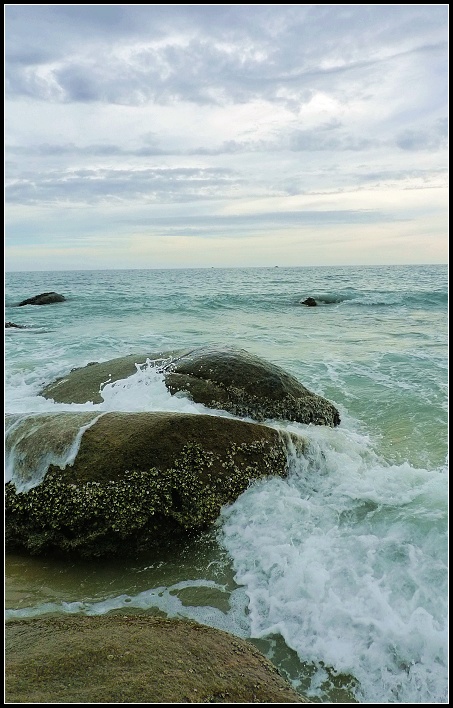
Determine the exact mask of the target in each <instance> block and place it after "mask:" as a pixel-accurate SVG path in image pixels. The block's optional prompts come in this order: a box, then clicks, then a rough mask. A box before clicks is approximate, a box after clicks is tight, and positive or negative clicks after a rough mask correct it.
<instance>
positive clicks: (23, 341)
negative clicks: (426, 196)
mask: <svg viewBox="0 0 453 708" xmlns="http://www.w3.org/2000/svg"><path fill="white" fill-rule="evenodd" d="M50 290H55V291H56V292H59V293H61V294H63V295H65V297H66V298H67V301H66V302H64V303H57V304H54V305H50V306H42V307H39V306H25V307H16V306H15V305H17V303H18V302H19V301H20V300H22V299H25V298H26V297H30V296H32V295H35V294H38V293H40V292H45V291H50ZM309 296H312V297H315V298H316V299H317V300H318V302H320V304H319V306H318V307H305V306H303V305H301V304H300V301H301V300H303V299H305V298H306V297H309ZM447 302H448V301H447V268H446V266H405V267H399V266H398V267H397V266H394V267H388V266H386V267H381V268H373V267H364V268H359V267H350V268H347V267H342V268H294V269H292V268H288V269H286V268H263V269H225V270H222V269H204V270H196V269H194V270H170V271H153V270H151V271H145V270H144V271H98V272H96V271H78V272H59V273H11V274H7V275H6V313H5V318H6V320H7V321H12V322H15V323H17V324H21V325H25V326H26V327H27V328H26V329H7V330H6V331H5V341H6V359H5V363H6V376H5V384H6V394H5V396H6V399H5V400H6V412H7V413H8V414H11V415H14V416H17V417H18V418H20V417H22V416H27V415H29V414H31V413H42V414H45V413H46V412H55V411H66V412H71V411H80V410H85V411H87V413H90V414H93V415H99V414H102V413H103V412H105V411H109V410H123V411H136V410H181V411H185V412H192V413H193V414H197V413H201V412H205V413H206V412H208V411H206V409H204V408H203V406H200V405H198V404H193V403H192V402H191V401H189V400H188V399H187V398H185V397H183V396H173V397H172V396H170V395H169V394H168V392H167V391H166V388H165V385H164V384H163V381H162V377H161V376H159V374H158V372H156V371H155V370H153V369H149V368H147V367H143V368H140V367H139V368H138V370H137V374H136V375H134V376H133V377H131V378H130V379H127V380H126V381H122V382H117V383H116V384H114V385H112V384H109V383H106V385H105V386H104V387H103V389H102V393H103V402H102V403H101V404H97V405H94V404H84V405H64V404H54V403H53V402H52V401H48V400H46V399H44V398H42V397H41V396H40V395H39V393H40V391H41V390H42V388H43V386H45V385H46V384H47V383H50V382H51V381H53V380H55V379H56V378H57V377H58V376H61V375H64V374H65V373H67V372H68V371H69V370H70V369H72V368H74V367H77V366H84V365H86V364H87V363H88V362H90V361H106V360H108V359H112V358H115V357H119V356H125V355H127V354H130V353H136V352H158V351H168V350H172V349H178V348H186V347H196V346H203V345H207V344H229V345H231V344H234V345H236V346H238V347H242V348H244V349H247V350H248V351H250V352H252V353H254V354H257V355H258V356H260V357H262V358H263V359H267V360H268V361H271V362H273V363H275V364H278V365H280V366H282V367H283V368H285V369H286V370H287V371H289V372H290V373H292V374H293V375H295V376H296V377H297V378H298V379H299V380H300V381H301V382H302V383H303V384H304V385H305V386H306V387H307V388H309V389H310V390H312V391H314V392H316V393H318V394H320V395H323V396H325V397H326V398H328V399H329V400H331V401H332V402H333V403H334V404H335V405H336V406H337V408H338V409H339V410H340V413H341V418H342V422H341V425H340V426H339V427H338V428H335V429H330V428H317V427H313V426H302V425H298V424H294V423H292V424H289V423H283V422H281V421H268V423H267V424H268V425H272V426H276V427H283V428H287V429H289V430H292V431H293V432H297V433H298V434H301V435H304V436H305V437H306V438H308V440H309V441H310V448H309V453H308V455H306V456H305V457H303V458H301V457H298V456H297V455H295V454H294V455H293V456H290V459H289V464H290V474H289V476H288V479H286V480H282V479H280V478H270V479H266V480H264V481H261V482H257V483H255V484H253V485H252V486H251V487H250V489H249V490H247V491H246V492H245V493H244V494H243V495H242V496H241V497H240V498H239V499H238V500H237V501H236V502H235V504H233V505H232V506H230V507H229V508H225V509H224V510H223V513H222V515H221V517H220V519H219V521H218V524H217V525H216V527H215V528H214V529H212V531H210V532H209V533H207V534H205V535H203V536H202V537H201V538H200V539H198V540H197V541H196V542H192V543H190V544H187V545H185V546H182V547H180V548H177V549H175V550H174V552H173V553H168V552H162V553H161V555H160V556H159V557H156V554H155V553H153V554H151V555H150V556H148V557H147V556H146V555H145V556H143V557H141V558H138V559H134V560H131V561H130V562H125V561H124V560H123V561H121V562H119V561H104V562H102V563H99V562H96V563H95V564H93V563H84V562H80V563H77V564H74V563H72V562H71V563H64V562H62V561H55V560H50V559H37V558H25V557H20V556H17V555H14V556H9V555H8V556H7V557H6V607H7V612H6V616H7V618H15V617H30V616H36V615H42V614H46V613H84V614H99V613H106V612H137V611H143V610H145V611H149V612H150V613H156V612H157V613H163V614H164V615H167V616H180V617H190V618H192V619H196V620H198V621H200V622H203V623H206V624H209V625H212V626H215V627H219V628H221V629H226V630H227V631H230V632H233V633H235V634H238V635H239V636H242V637H245V638H249V639H251V640H252V641H253V642H254V643H256V645H257V646H258V647H259V648H260V649H261V650H262V651H263V652H264V653H266V654H267V655H268V656H269V658H271V660H272V661H273V662H274V663H275V664H276V665H277V666H278V667H279V669H280V670H281V671H282V673H284V674H285V675H287V676H288V678H289V679H290V680H291V681H292V682H293V685H294V686H295V687H296V688H297V690H300V691H301V692H302V693H304V694H306V695H308V696H310V697H311V698H312V700H315V701H324V702H352V701H354V700H358V701H360V702H365V703H373V702H376V703H405V702H407V703H443V702H447V676H448V673H447V597H448V589H447V577H448V576H447V501H446V500H447V490H448V487H447V412H448V409H447V403H448V399H447V373H448V369H447V366H448V359H447V307H448V304H447ZM209 412H210V414H213V413H215V412H213V411H209ZM8 445H9V447H8ZM7 452H8V453H9V455H10V456H9V458H8V460H7V461H9V465H7V474H8V475H9V476H10V477H11V478H12V479H14V480H15V481H16V483H17V484H18V485H19V484H20V479H21V475H22V476H23V474H24V469H23V467H24V464H25V463H24V464H22V468H21V465H19V464H17V463H16V461H17V459H18V457H17V452H18V448H15V447H14V446H13V445H12V443H11V442H9V443H7ZM15 454H16V457H15ZM68 455H69V452H68ZM38 467H39V465H38V466H37V465H36V461H35V462H34V463H33V464H32V465H31V467H30V469H28V472H25V474H28V476H29V479H30V478H32V479H33V475H38V476H39V471H38Z"/></svg>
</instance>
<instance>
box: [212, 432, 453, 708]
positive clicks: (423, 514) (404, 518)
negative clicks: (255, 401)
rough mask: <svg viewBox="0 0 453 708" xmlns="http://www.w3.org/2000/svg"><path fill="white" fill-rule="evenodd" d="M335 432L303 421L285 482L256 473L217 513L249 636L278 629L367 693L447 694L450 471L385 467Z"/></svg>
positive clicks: (430, 697)
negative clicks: (303, 451)
mask: <svg viewBox="0 0 453 708" xmlns="http://www.w3.org/2000/svg"><path fill="white" fill-rule="evenodd" d="M290 427H293V428H294V427H297V428H298V427H299V426H290ZM332 432H333V431H325V430H308V429H307V430H306V431H305V434H306V435H308V436H309V437H310V440H311V449H310V451H309V453H308V455H306V456H304V457H297V458H294V459H293V460H292V465H291V473H290V477H289V479H288V480H282V479H279V478H273V479H271V480H266V481H265V482H257V483H255V484H254V485H253V486H252V487H251V488H250V489H249V490H248V491H246V492H245V493H244V494H243V495H242V496H241V497H239V499H238V500H237V501H236V502H235V503H234V504H233V505H232V506H230V507H229V508H227V509H224V510H223V512H222V528H221V538H222V542H223V544H224V546H225V548H226V549H227V550H228V552H229V554H230V555H231V556H232V558H233V563H234V567H235V570H236V575H235V580H236V582H237V583H238V584H240V585H243V586H244V588H245V590H246V593H247V596H248V598H249V606H248V613H249V621H250V632H251V636H252V637H266V636H270V635H273V634H278V635H281V636H282V637H283V638H284V640H285V642H286V644H287V645H288V646H289V647H291V648H292V649H294V650H295V651H296V652H297V654H298V656H299V658H300V660H301V662H314V663H317V664H318V665H319V666H321V665H322V664H324V665H326V666H328V667H334V670H335V672H341V673H346V674H351V675H353V676H354V677H355V678H356V679H357V680H358V681H359V688H358V689H357V699H358V700H359V701H360V702H377V703H379V702H380V701H381V700H382V696H383V695H386V696H388V697H389V701H390V702H409V703H412V702H415V703H419V702H437V701H439V702H443V701H445V700H446V695H447V694H446V691H447V685H446V681H447V671H446V666H447V663H446V662H447V656H446V654H447V605H446V598H447V539H446V537H445V535H444V533H443V532H442V528H444V526H445V518H446V514H447V502H446V499H447V493H446V476H445V474H444V472H443V471H442V470H438V471H436V472H432V471H428V470H423V469H414V468H412V467H411V466H410V465H409V464H407V463H406V464H404V465H401V466H387V465H386V464H385V463H383V462H382V461H381V460H379V459H378V458H377V457H376V456H375V455H374V454H373V452H372V450H371V449H370V448H369V447H368V445H367V441H366V440H363V439H361V438H360V436H359V435H358V434H351V433H348V432H347V431H343V432H342V434H338V432H339V431H335V433H337V434H336V435H332V434H331V433H332ZM318 691H319V681H318V680H316V679H314V682H312V686H311V689H310V691H309V694H311V695H313V696H316V695H319V693H318Z"/></svg>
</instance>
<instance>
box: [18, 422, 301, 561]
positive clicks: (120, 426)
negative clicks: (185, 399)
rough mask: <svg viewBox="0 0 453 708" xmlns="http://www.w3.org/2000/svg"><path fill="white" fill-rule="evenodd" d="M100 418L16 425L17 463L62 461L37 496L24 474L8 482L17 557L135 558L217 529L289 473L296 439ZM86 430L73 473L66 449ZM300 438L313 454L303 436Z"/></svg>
mask: <svg viewBox="0 0 453 708" xmlns="http://www.w3.org/2000/svg"><path fill="white" fill-rule="evenodd" d="M90 415H91V414H88V413H87V412H80V413H56V414H41V415H34V416H30V417H28V418H27V419H26V420H25V421H21V422H20V425H21V426H22V427H18V426H17V425H15V426H13V429H14V434H13V435H11V436H9V435H8V436H7V438H6V447H7V456H9V455H12V454H14V455H15V457H16V458H17V459H18V460H27V453H30V454H31V464H32V469H36V468H38V467H39V465H40V460H39V459H37V458H38V457H40V458H41V459H45V460H50V461H53V464H50V466H49V468H48V471H47V472H46V473H45V476H44V478H43V479H42V481H40V480H39V479H38V481H37V483H36V486H33V487H31V488H30V484H28V487H27V488H26V489H27V491H22V492H18V491H17V489H20V488H21V485H20V480H15V479H14V476H13V480H12V481H11V482H9V483H8V484H6V488H5V489H6V508H5V545H6V549H7V550H8V551H26V552H27V553H30V554H45V553H48V552H52V553H55V552H56V553H63V554H74V555H78V556H83V557H93V556H114V555H130V554H131V553H134V552H138V551H140V550H142V549H147V548H149V547H150V545H152V544H159V545H162V544H165V543H166V542H167V541H169V542H174V541H175V540H176V539H177V538H178V537H181V538H182V537H184V536H187V535H188V534H189V535H190V534H193V533H197V532H199V531H201V530H203V529H205V528H207V527H208V526H209V525H211V524H212V523H213V522H214V521H215V519H216V518H217V517H218V515H219V512H220V509H221V507H222V506H223V505H224V504H229V503H232V502H233V501H234V500H235V499H237V497H238V496H239V495H240V494H241V493H242V492H243V491H244V490H245V489H246V488H247V487H248V486H249V484H250V483H251V481H252V480H255V479H259V478H261V477H264V476H267V475H280V476H283V477H284V476H286V474H287V454H286V450H287V441H288V437H287V434H286V433H281V432H279V431H277V430H275V429H274V428H270V427H267V426H264V425H260V424H258V423H250V422H246V421H241V420H236V419H233V418H226V417H220V416H214V415H197V414H195V415H194V414H182V413H105V414H103V415H101V416H100V417H98V418H94V422H93V420H89V419H90ZM91 418H93V416H92V415H91ZM77 421H78V422H77ZM90 426H91V427H90ZM82 428H84V429H85V432H84V433H83V435H82V437H81V441H80V447H79V450H78V452H77V454H76V456H75V459H74V461H73V463H72V464H67V465H66V466H64V462H62V460H63V457H64V455H63V454H62V446H63V447H65V448H66V449H71V445H72V442H73V437H74V434H73V435H70V434H69V433H70V431H71V430H72V431H78V430H79V429H82ZM62 441H63V442H62ZM292 441H293V442H296V444H298V445H299V446H300V449H301V450H302V451H303V448H304V444H305V443H304V441H303V440H302V439H301V438H296V437H295V436H292ZM8 447H10V448H11V449H8ZM55 460H59V461H60V462H59V463H58V464H56V463H55ZM61 467H63V469H61ZM28 481H29V480H28Z"/></svg>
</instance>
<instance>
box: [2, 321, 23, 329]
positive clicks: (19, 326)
mask: <svg viewBox="0 0 453 708" xmlns="http://www.w3.org/2000/svg"><path fill="white" fill-rule="evenodd" d="M11 327H14V328H15V329H25V325H18V324H14V322H5V329H10V328H11Z"/></svg>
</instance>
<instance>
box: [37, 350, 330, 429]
mask: <svg viewBox="0 0 453 708" xmlns="http://www.w3.org/2000/svg"><path fill="white" fill-rule="evenodd" d="M147 359H149V360H150V361H152V362H154V364H155V366H156V367H158V368H159V369H160V370H161V371H162V373H163V375H164V378H165V383H166V385H167V388H168V389H169V391H170V392H171V393H173V394H174V393H177V392H179V391H183V392H186V393H187V394H188V395H189V396H190V397H191V398H192V400H194V401H195V402H197V403H202V404H204V405H205V406H207V407H208V408H214V409H220V410H226V411H229V412H230V413H232V414H233V415H237V416H241V417H250V418H253V419H254V420H257V421H264V420H266V419H272V418H274V419H284V420H292V421H297V422H299V423H306V424H309V423H312V424H314V425H329V426H336V425H338V424H339V423H340V415H339V412H338V410H337V409H336V408H335V406H334V405H333V404H332V403H330V402H329V401H327V400H326V399H325V398H323V397H322V396H318V395H317V394H315V393H312V392H311V391H309V390H308V389H307V388H305V386H303V385H302V384H301V383H300V382H299V381H298V380H297V379H296V378H295V377H294V376H292V375H290V374H289V373H287V372H286V371H284V369H282V368H281V367H279V366H276V365H275V364H272V363H270V362H267V361H264V360H262V359H260V358H259V357H257V356H254V355H253V354H250V353H249V352H247V351H245V350H243V349H234V348H229V347H202V348H199V349H194V350H191V351H190V350H185V351H184V350H181V351H177V352H166V353H160V354H148V355H147V354H142V355H130V356H128V357H123V358H121V359H113V360H111V361H109V362H103V363H99V364H93V365H90V366H89V367H84V368H81V369H76V370H74V371H72V372H70V373H69V374H68V375H67V376H65V377H63V378H62V379H60V380H58V381H56V382H55V383H53V384H50V385H49V386H47V387H46V388H45V389H44V390H43V392H42V395H43V396H44V397H46V398H53V399H54V400H55V401H56V402H59V403H85V402H87V401H92V402H94V403H100V402H101V401H102V396H101V394H100V387H101V384H103V383H104V382H105V381H107V380H110V381H116V380H119V379H122V378H127V377H128V376H131V375H132V374H134V373H135V371H136V370H137V368H136V364H139V363H144V362H145V361H146V360H147Z"/></svg>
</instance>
